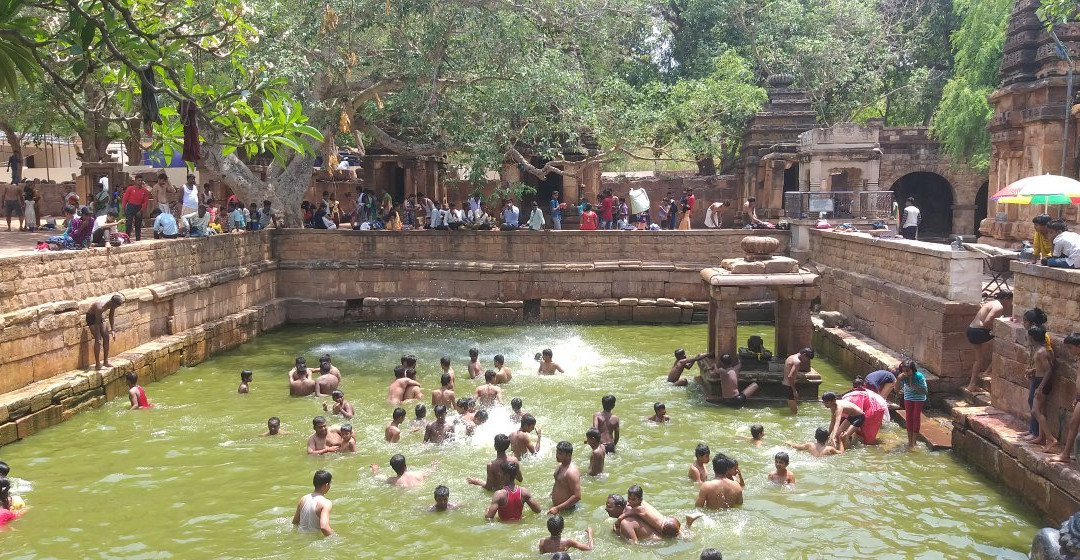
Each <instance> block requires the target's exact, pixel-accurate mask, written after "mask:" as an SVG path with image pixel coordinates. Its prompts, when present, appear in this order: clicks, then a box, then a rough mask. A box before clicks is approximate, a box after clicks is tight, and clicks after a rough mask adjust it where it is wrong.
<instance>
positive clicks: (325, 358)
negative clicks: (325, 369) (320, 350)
mask: <svg viewBox="0 0 1080 560" xmlns="http://www.w3.org/2000/svg"><path fill="white" fill-rule="evenodd" d="M319 363H320V364H321V363H327V364H328V363H330V354H323V355H322V356H319Z"/></svg>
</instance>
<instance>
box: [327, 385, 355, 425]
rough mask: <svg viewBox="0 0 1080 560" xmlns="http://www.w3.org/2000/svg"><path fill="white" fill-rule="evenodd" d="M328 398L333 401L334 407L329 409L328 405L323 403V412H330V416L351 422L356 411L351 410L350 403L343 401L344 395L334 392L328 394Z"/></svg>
mask: <svg viewBox="0 0 1080 560" xmlns="http://www.w3.org/2000/svg"><path fill="white" fill-rule="evenodd" d="M330 398H331V399H332V400H333V401H334V407H333V408H330V407H329V403H327V402H326V401H323V403H322V409H323V411H325V412H330V414H334V415H337V416H343V417H345V419H346V420H352V417H353V416H356V409H354V408H353V405H352V403H351V402H349V401H347V400H345V393H342V392H341V391H336V390H335V391H333V392H331V393H330Z"/></svg>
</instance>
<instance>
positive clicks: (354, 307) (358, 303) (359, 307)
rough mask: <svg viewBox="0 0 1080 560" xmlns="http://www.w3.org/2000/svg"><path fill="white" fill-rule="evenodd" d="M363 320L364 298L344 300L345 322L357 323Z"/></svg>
mask: <svg viewBox="0 0 1080 560" xmlns="http://www.w3.org/2000/svg"><path fill="white" fill-rule="evenodd" d="M363 318H364V298H356V299H347V300H345V320H346V321H359V320H361V319H363Z"/></svg>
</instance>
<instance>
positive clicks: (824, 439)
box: [787, 428, 844, 457]
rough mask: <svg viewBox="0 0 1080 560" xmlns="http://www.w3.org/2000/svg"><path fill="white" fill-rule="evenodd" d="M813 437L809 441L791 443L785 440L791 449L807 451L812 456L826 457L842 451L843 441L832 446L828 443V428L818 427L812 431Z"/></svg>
mask: <svg viewBox="0 0 1080 560" xmlns="http://www.w3.org/2000/svg"><path fill="white" fill-rule="evenodd" d="M814 439H815V440H816V441H812V442H810V443H792V442H790V441H789V442H787V444H788V445H790V446H791V447H792V448H793V449H798V450H799V451H808V452H809V453H810V454H811V455H813V456H814V457H826V456H828V455H839V454H841V453H843V452H844V442H843V441H841V442H840V445H839V447H833V446H831V445H829V430H827V429H825V428H818V429H817V430H815V431H814Z"/></svg>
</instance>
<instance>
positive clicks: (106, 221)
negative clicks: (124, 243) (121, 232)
mask: <svg viewBox="0 0 1080 560" xmlns="http://www.w3.org/2000/svg"><path fill="white" fill-rule="evenodd" d="M118 225H120V214H119V213H118V212H117V211H116V210H115V209H113V208H110V209H109V210H108V212H106V213H105V214H102V215H100V216H98V217H97V218H94V229H93V232H92V233H91V234H90V239H91V242H92V243H93V244H94V246H95V247H104V246H105V244H106V243H108V242H109V239H110V238H111V237H112V235H113V234H114V233H116V226H118Z"/></svg>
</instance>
